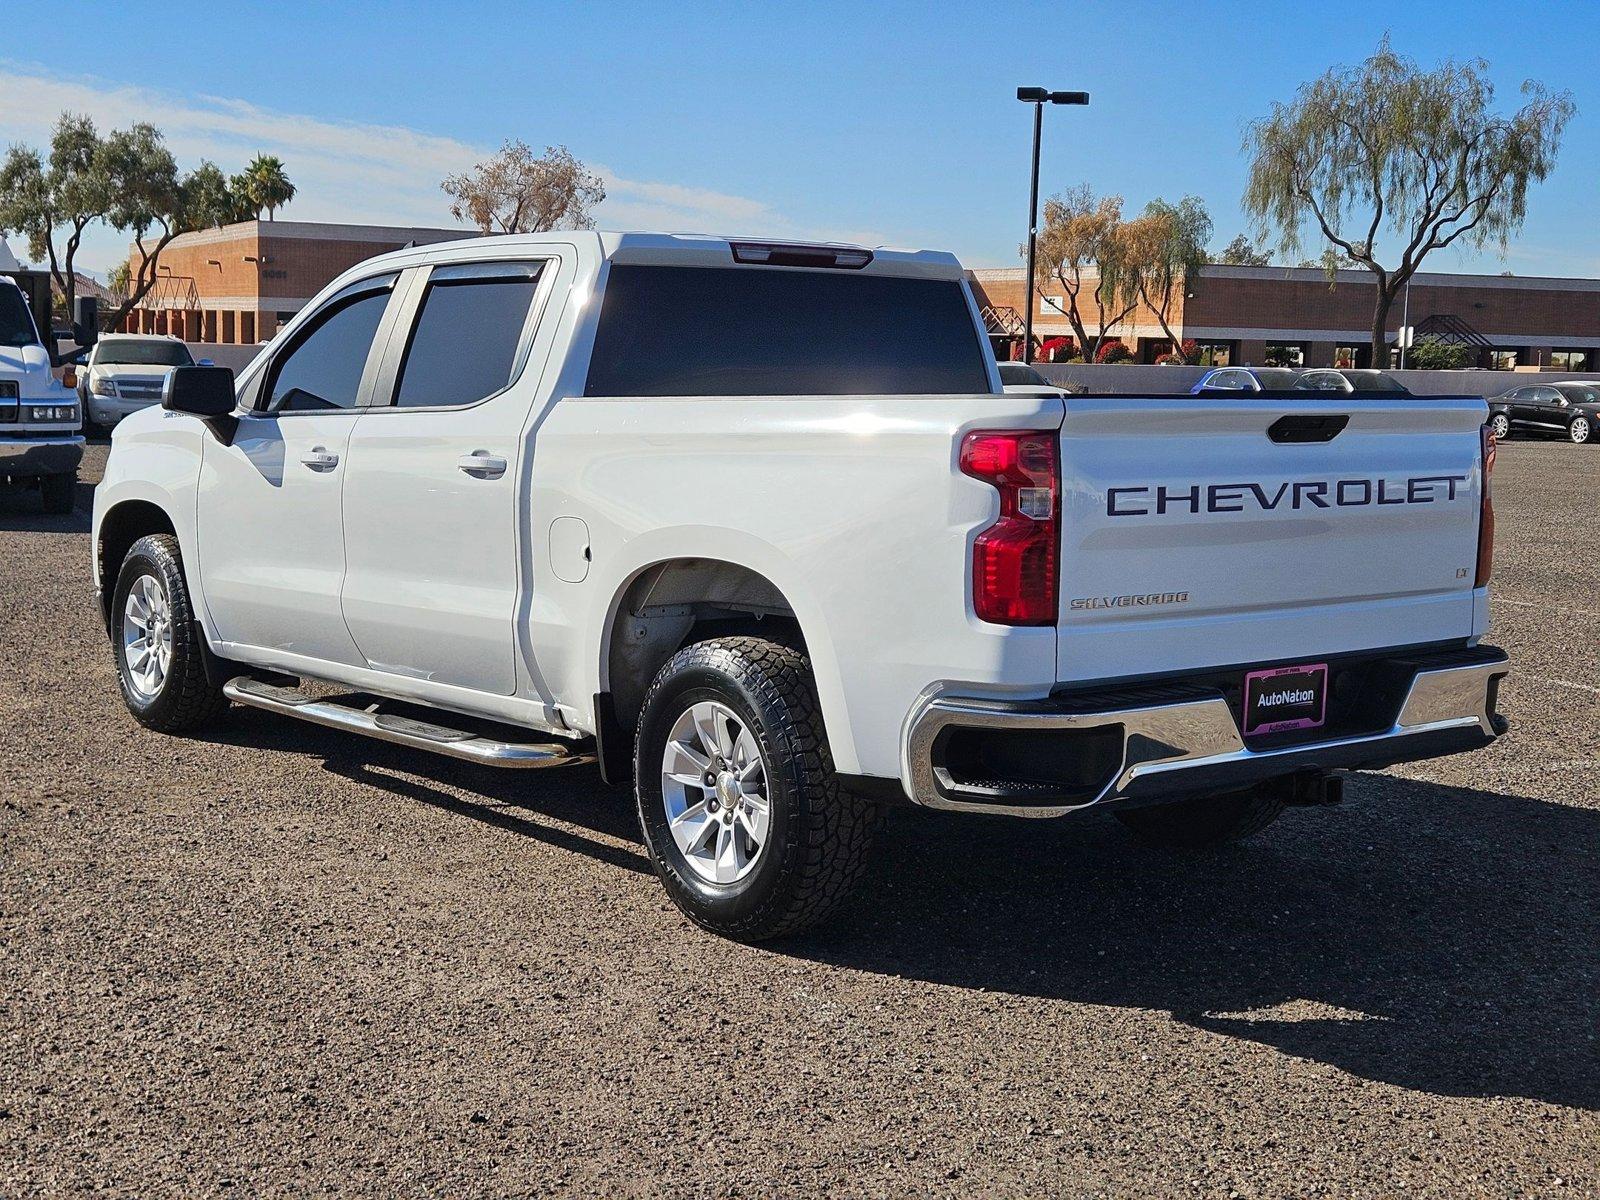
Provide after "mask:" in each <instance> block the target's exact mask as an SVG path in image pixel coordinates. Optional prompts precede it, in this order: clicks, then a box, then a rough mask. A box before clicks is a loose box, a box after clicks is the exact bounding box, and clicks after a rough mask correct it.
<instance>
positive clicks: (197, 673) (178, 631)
mask: <svg viewBox="0 0 1600 1200" xmlns="http://www.w3.org/2000/svg"><path fill="white" fill-rule="evenodd" d="M111 644H112V648H113V649H114V650H115V652H116V656H117V679H118V681H119V682H120V683H121V685H122V698H123V700H124V702H126V704H127V706H128V711H129V712H131V713H132V714H133V716H134V719H135V720H136V721H138V722H139V724H141V725H143V726H144V727H145V728H147V729H154V730H157V731H159V732H161V733H188V732H191V731H193V730H196V729H200V728H202V727H203V726H205V725H206V724H208V723H210V722H211V721H214V720H215V719H216V718H217V717H218V716H220V715H221V714H222V712H223V710H224V709H226V708H227V707H228V700H227V697H225V696H224V695H223V694H222V684H223V682H224V681H223V679H222V678H221V676H222V674H223V672H222V670H221V660H219V659H218V658H216V657H215V656H214V655H213V654H212V653H211V651H210V649H209V647H207V646H206V639H205V633H204V632H203V631H202V630H201V628H200V623H199V621H197V620H196V619H195V615H194V604H193V602H192V601H191V600H190V598H189V586H188V584H187V583H186V582H185V580H184V577H183V559H182V557H181V556H180V554H179V551H178V539H177V538H175V537H173V536H172V535H171V534H170V533H159V534H151V535H149V536H148V537H142V538H140V539H139V540H138V541H137V542H135V543H134V544H133V546H132V547H131V548H130V549H129V550H128V553H127V556H126V557H125V558H124V559H123V560H122V570H121V571H120V572H119V573H118V575H117V584H116V587H115V588H114V589H113V590H112V593H111Z"/></svg>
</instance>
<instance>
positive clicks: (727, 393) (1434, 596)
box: [93, 233, 1507, 939]
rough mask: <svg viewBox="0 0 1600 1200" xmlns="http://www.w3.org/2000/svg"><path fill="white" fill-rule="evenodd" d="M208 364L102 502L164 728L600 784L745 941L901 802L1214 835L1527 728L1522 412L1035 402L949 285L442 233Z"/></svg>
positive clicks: (674, 242)
mask: <svg viewBox="0 0 1600 1200" xmlns="http://www.w3.org/2000/svg"><path fill="white" fill-rule="evenodd" d="M168 378H169V382H168V384H167V391H166V395H165V398H164V401H163V407H162V408H159V409H157V408H152V409H147V410H145V411H143V412H137V413H134V414H133V415H131V416H129V417H127V418H126V419H125V420H124V421H123V422H122V423H121V424H120V425H118V427H117V430H116V433H115V436H114V438H113V445H112V451H111V456H110V461H109V464H108V466H107V469H106V474H105V479H104V482H103V483H102V484H101V486H100V487H99V488H98V489H97V491H96V494H95V507H94V564H93V569H94V579H95V585H96V588H97V589H98V593H99V596H100V602H101V606H102V613H103V615H104V618H105V622H106V626H107V629H108V632H109V634H110V637H111V641H112V644H113V647H114V650H115V654H116V662H117V667H118V670H119V674H120V678H121V686H122V692H123V695H124V696H125V698H126V700H127V704H128V706H129V707H130V708H131V709H132V711H133V713H134V715H135V716H136V717H137V718H138V719H139V720H140V721H141V722H142V723H143V724H145V725H146V726H149V727H150V728H152V729H156V730H161V731H167V732H179V731H189V730H195V729H199V728H200V727H202V726H204V725H205V724H206V723H207V722H208V721H211V720H212V719H214V718H216V717H217V716H218V715H219V714H220V713H221V711H222V710H223V708H224V707H225V706H226V705H227V704H228V703H229V702H230V701H231V702H235V703H241V704H247V705H253V706H256V707H258V708H263V709H267V710H270V711H272V712H275V713H281V714H283V715H285V716H290V717H298V718H301V719H304V720H310V721H314V722H318V723H321V724H323V725H329V726H334V727H337V728H341V729H347V730H351V731H354V732H358V733H362V734H366V735H369V736H373V737H378V738H382V739H386V740H388V741H391V742H398V743H402V744H404V745H407V746H413V747H419V748H422V749H427V750H432V751H436V752H439V753H442V754H446V755H452V756H455V757H457V758H462V759H467V760H470V761H474V762H480V763H491V764H499V765H501V766H506V767H547V766H556V765H573V764H579V763H590V762H598V763H599V765H600V769H601V770H602V771H603V773H604V774H605V776H606V778H607V779H608V780H611V781H614V782H621V781H625V780H628V779H630V778H631V779H632V781H633V786H634V789H635V793H636V799H637V804H638V814H639V821H640V825H641V828H642V830H643V834H644V838H645V842H646V846H647V848H648V852H649V854H650V856H651V858H652V860H653V861H654V864H655V867H656V869H657V871H658V873H659V875H660V877H661V879H662V881H663V883H664V884H665V886H666V888H667V890H668V891H669V892H670V894H671V896H672V898H673V899H674V900H675V901H676V902H677V903H678V904H679V906H680V907H681V908H682V909H683V910H684V911H685V912H686V913H687V914H688V915H689V916H690V917H691V918H693V919H694V920H695V921H697V922H699V923H700V924H701V925H703V926H705V927H707V928H709V929H712V930H715V931H717V932H720V933H723V934H726V935H729V936H733V937H738V938H744V939H755V938H762V937H770V936H773V935H777V934H782V933H786V932H791V931H794V930H797V929H800V928H802V927H804V926H806V925H808V924H811V923H813V922H814V921H816V920H818V919H820V918H821V917H822V916H824V915H825V914H827V913H828V912H829V911H830V910H831V909H833V907H834V906H835V905H836V904H837V903H838V901H839V900H840V899H841V898H842V897H843V896H844V895H845V893H846V892H847V890H848V888H849V886H850V885H851V883H852V882H853V881H854V880H855V879H856V878H857V877H858V876H859V874H860V873H861V871H862V869H863V865H864V862H865V856H866V853H867V849H868V844H869V842H870V840H871V837H872V834H873V831H874V829H875V828H876V826H877V823H878V819H879V814H880V809H881V806H882V805H884V804H886V803H890V802H894V801H910V802H912V803H915V804H917V805H924V806H928V807H933V808H943V809H959V810H963V811H967V812H972V813H1005V814H1012V815H1023V816H1033V817H1054V816H1060V815H1062V814H1066V813H1070V812H1077V811H1080V810H1086V809H1091V808H1104V809H1108V810H1110V811H1114V812H1115V813H1116V814H1117V815H1118V816H1119V817H1120V818H1122V819H1123V820H1124V821H1125V822H1126V823H1127V824H1128V825H1129V826H1131V827H1132V828H1133V829H1134V830H1135V831H1137V832H1138V833H1140V834H1141V835H1143V836H1145V837H1148V838H1151V839H1154V840H1157V841H1160V842H1165V843H1168V844H1184V845H1197V844H1205V843H1208V842H1213V841H1218V840H1224V839H1228V838H1235V837H1239V836H1242V835H1244V834H1247V833H1250V832H1252V831H1253V830H1256V829H1259V828H1260V827H1261V826H1263V825H1265V824H1266V823H1267V822H1268V821H1269V820H1271V819H1272V818H1273V817H1275V816H1276V815H1277V814H1278V813H1279V811H1280V810H1281V809H1282V808H1283V807H1284V806H1285V805H1290V804H1297V803H1299V804H1304V803H1318V802H1325V801H1328V800H1330V799H1332V798H1335V797H1336V795H1337V790H1338V780H1339V778H1340V776H1339V775H1338V774H1336V772H1338V771H1340V770H1341V769H1348V768H1361V767H1381V766H1384V765H1388V764H1392V763H1397V762H1403V761H1407V760H1412V759H1420V758H1427V757H1431V756H1436V755H1442V754H1450V753H1454V752H1457V751H1462V750H1470V749H1473V748H1476V747H1480V746H1483V745H1485V744H1487V743H1488V742H1490V741H1491V740H1493V739H1494V738H1495V737H1496V736H1497V735H1498V734H1500V733H1501V732H1503V730H1504V728H1505V722H1504V719H1503V718H1502V717H1500V716H1499V715H1498V714H1497V713H1496V711H1495V705H1496V692H1497V684H1498V682H1499V680H1500V678H1501V677H1502V676H1503V675H1504V674H1505V673H1506V670H1507V664H1506V657H1505V655H1504V654H1503V653H1502V652H1501V651H1499V650H1496V649H1494V648H1492V647H1489V646H1486V645H1483V644H1481V643H1480V641H1479V639H1480V638H1481V637H1482V636H1483V634H1484V633H1485V631H1486V629H1487V628H1488V622H1489V605H1488V589H1487V586H1486V585H1487V582H1488V576H1489V565H1490V556H1491V542H1492V536H1493V533H1492V531H1493V523H1492V513H1491V510H1490V507H1489V491H1488V476H1489V470H1490V467H1491V465H1492V462H1493V454H1494V449H1493V440H1492V439H1491V438H1490V437H1488V436H1487V435H1486V433H1485V431H1484V421H1485V417H1486V407H1485V404H1484V402H1483V401H1482V400H1481V399H1465V398H1463V399H1439V400H1429V401H1428V402H1427V403H1419V402H1418V401H1416V400H1414V399H1411V398H1408V397H1393V396H1382V397H1371V398H1369V397H1363V396H1352V395H1323V394H1316V393H1304V392H1300V393H1294V394H1290V395H1275V394H1271V393H1263V394H1260V395H1254V396H1250V397H1248V398H1239V399H1233V398H1227V399H1211V398H1198V397H1191V396H1180V397H1164V398H1155V397H1151V398H1130V397H1092V396H1069V397H1062V396H1060V395H1052V394H1034V395H1017V394H1012V395H1008V394H1006V393H1005V392H1004V391H1003V390H1002V386H1001V381H1000V375H999V372H998V370H997V366H996V364H995V362H994V360H993V358H992V357H991V355H990V353H989V351H988V347H987V344H986V341H985V338H984V336H983V327H982V324H981V322H980V319H979V315H978V310H977V308H976V307H975V305H974V303H973V299H972V296H971V294H970V292H969V290H968V287H967V285H966V283H965V281H964V278H963V275H962V272H961V268H960V266H959V265H958V264H957V262H956V261H955V259H953V258H951V257H950V256H948V255H945V254H935V253H926V252H919V253H910V252H902V251H892V250H866V249H861V248H856V247H847V246H835V245H789V244H776V243H763V242H740V241H737V240H734V241H730V240H724V239H717V238H706V237H676V236H665V235H650V234H595V233H560V234H544V235H529V236H514V237H500V238H486V239H481V240H471V241H463V242H460V243H452V244H447V245H430V246H426V247H420V248H415V249H407V250H402V251H399V252H396V253H394V254H389V255H385V256H382V257H380V258H375V259H372V260H370V261H368V262H366V263H363V264H362V265H360V266H359V267H356V268H354V269H352V270H350V271H349V272H347V273H346V274H344V275H343V276H341V277H340V278H339V279H337V280H336V281H335V282H334V283H333V284H331V285H330V286H329V287H328V288H327V289H326V290H325V291H324V292H323V293H322V294H321V295H319V296H318V297H317V298H316V299H315V300H314V301H313V302H312V303H310V304H308V305H307V306H306V308H305V309H304V311H303V312H301V313H300V314H299V315H298V316H297V317H296V318H295V319H294V321H293V322H291V323H290V324H289V325H288V326H287V327H286V328H285V329H284V330H283V331H282V333H281V334H280V336H279V337H278V338H277V340H276V341H275V342H274V343H273V345H271V346H270V347H268V348H266V349H265V350H264V351H263V352H262V354H261V355H260V356H259V357H258V358H257V359H256V360H255V361H254V362H253V363H252V364H251V365H250V366H249V367H247V368H246V369H245V370H244V371H243V372H242V373H241V375H240V376H239V378H238V380H237V382H235V380H234V378H233V376H232V374H231V373H230V372H228V371H227V370H225V369H223V368H218V367H178V368H177V369H175V370H174V371H172V373H171V374H170V376H169V377H168Z"/></svg>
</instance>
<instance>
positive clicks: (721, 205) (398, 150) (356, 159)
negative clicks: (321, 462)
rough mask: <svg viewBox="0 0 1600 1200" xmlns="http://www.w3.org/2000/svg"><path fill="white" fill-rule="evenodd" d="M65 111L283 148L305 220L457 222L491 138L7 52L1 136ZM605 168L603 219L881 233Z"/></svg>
mask: <svg viewBox="0 0 1600 1200" xmlns="http://www.w3.org/2000/svg"><path fill="white" fill-rule="evenodd" d="M64 111H70V112H76V113H86V114H88V115H89V116H91V117H93V118H94V119H95V121H96V123H97V124H99V125H100V126H101V127H102V129H103V130H104V129H110V128H113V127H117V126H124V125H128V124H130V123H132V122H135V121H148V122H150V123H151V124H153V125H155V126H156V127H157V128H158V129H160V130H161V131H162V133H163V134H164V135H165V136H166V139H167V144H168V146H169V147H170V148H171V149H172V152H173V154H174V155H176V156H177V159H178V162H179V163H180V165H183V166H185V167H190V166H193V165H195V164H196V163H198V162H199V161H200V160H201V159H202V158H209V159H211V160H212V161H214V162H216V163H217V164H218V165H219V166H221V167H222V168H223V170H225V171H229V172H232V171H237V170H239V169H240V168H241V167H242V166H243V165H244V163H245V162H246V161H248V159H250V158H251V157H253V156H254V155H255V154H258V153H266V154H275V155H277V156H278V157H280V158H282V159H283V160H284V162H285V164H286V165H287V167H288V169H289V174H290V177H291V178H292V179H293V180H294V181H295V185H296V187H297V188H298V194H297V195H296V197H295V200H294V203H293V206H292V207H291V208H290V209H289V210H287V212H286V213H285V216H286V217H288V218H290V219H293V220H301V221H348V222H358V223H370V224H383V225H418V226H449V225H451V224H453V222H452V221H451V218H450V211H449V207H448V206H447V204H446V202H445V197H444V195H443V193H442V192H440V190H439V181H440V180H441V179H443V178H444V177H445V176H446V175H449V174H451V173H453V172H456V171H462V170H466V169H468V168H470V167H471V166H472V164H473V163H475V162H478V161H479V160H481V159H482V158H484V157H485V156H486V155H487V154H488V153H490V152H492V151H493V149H494V147H492V146H481V145H473V144H470V143H468V142H465V141H462V140H460V139H458V138H452V137H445V136H441V135H438V134H430V133H424V132H421V131H419V130H415V129H408V128H406V127H404V126H399V125H377V124H364V123H358V122H350V121H331V120H327V119H324V118H321V117H314V116H310V115H307V114H303V113H288V112H278V111H275V110H271V109H266V108H262V107H260V106H259V105H255V104H251V103H249V102H247V101H244V100H239V99H232V98H229V97H222V96H183V95H179V94H176V93H172V92H166V91H161V90H157V89H154V88H147V87H139V86H135V85H130V84H123V83H116V82H113V81H109V80H103V79H96V78H93V77H88V76H82V77H64V76H61V75H58V74H54V73H51V72H49V71H47V70H45V69H43V68H41V67H36V66H30V65H23V64H17V63H8V62H3V61H0V143H4V144H11V143H16V142H25V143H28V144H31V145H35V146H39V147H40V148H41V149H42V148H43V147H44V144H45V143H46V142H47V141H48V139H49V134H50V129H51V127H52V126H53V125H54V124H55V121H56V118H57V117H58V116H59V115H60V114H61V113H62V112H64ZM528 140H529V141H531V142H539V141H540V140H541V137H540V135H539V134H538V133H537V132H534V131H531V132H530V135H529V137H528ZM550 140H552V141H559V140H561V139H560V138H559V137H552V138H551V139H550ZM596 170H598V171H599V173H600V174H601V176H602V177H603V178H604V180H605V183H606V193H607V197H606V200H605V202H604V203H603V204H602V205H601V206H600V207H599V209H598V210H597V211H596V217H597V219H598V221H599V223H600V224H601V225H602V226H603V227H606V228H649V229H659V230H664V231H671V232H691V231H692V232H719V233H743V234H752V233H756V234H765V235H768V236H781V237H807V238H831V239H834V240H841V241H862V240H866V241H868V243H869V244H877V243H879V242H881V241H882V240H883V239H882V238H878V237H873V236H872V235H870V234H868V235H866V236H865V237H852V236H850V235H849V233H848V232H841V231H828V230H818V229H814V228H807V227H805V226H803V225H801V224H800V223H798V222H796V221H794V220H792V219H791V218H788V217H786V216H784V215H783V214H782V213H780V212H778V211H777V210H776V209H774V208H773V207H772V206H771V205H769V204H767V203H765V202H763V201H761V200H756V199H751V198H750V197H747V196H737V195H730V194H728V193H725V192H718V191H715V190H712V189H709V188H702V187H693V186H688V185H685V184H680V183H672V182H660V181H651V180H635V179H629V178H627V177H626V176H624V175H621V174H619V173H617V172H616V171H614V170H611V169H609V168H604V167H597V168H596ZM19 249H20V247H19ZM125 254H126V239H125V238H123V237H122V236H121V235H120V234H117V233H115V232H113V231H111V230H105V229H97V230H95V231H94V232H93V233H92V235H91V236H90V237H89V238H87V239H86V240H85V245H84V249H83V252H82V254H81V259H80V261H81V262H82V263H83V265H84V266H86V267H89V268H90V269H99V270H103V269H104V268H106V267H108V266H109V265H111V263H113V262H115V261H117V260H119V259H120V258H122V257H123V256H124V255H125Z"/></svg>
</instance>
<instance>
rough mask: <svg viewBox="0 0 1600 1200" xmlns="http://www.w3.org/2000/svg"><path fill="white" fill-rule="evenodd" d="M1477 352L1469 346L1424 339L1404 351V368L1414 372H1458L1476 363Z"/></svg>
mask: <svg viewBox="0 0 1600 1200" xmlns="http://www.w3.org/2000/svg"><path fill="white" fill-rule="evenodd" d="M1477 359H1478V352H1477V351H1476V350H1474V349H1473V348H1472V347H1471V346H1456V345H1452V344H1451V343H1449V342H1440V341H1435V340H1434V339H1432V338H1424V339H1423V340H1422V341H1420V342H1418V343H1417V344H1416V345H1414V346H1412V347H1411V348H1410V349H1409V350H1407V351H1406V366H1407V367H1409V368H1411V369H1412V370H1416V371H1459V370H1461V369H1462V368H1463V367H1470V366H1472V365H1474V364H1475V363H1476V362H1477Z"/></svg>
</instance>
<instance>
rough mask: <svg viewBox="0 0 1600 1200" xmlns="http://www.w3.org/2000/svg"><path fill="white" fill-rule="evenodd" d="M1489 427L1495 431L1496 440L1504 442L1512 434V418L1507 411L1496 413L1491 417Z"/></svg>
mask: <svg viewBox="0 0 1600 1200" xmlns="http://www.w3.org/2000/svg"><path fill="white" fill-rule="evenodd" d="M1489 428H1490V429H1492V430H1493V431H1494V440H1495V441H1497V442H1503V441H1505V440H1506V439H1507V438H1509V437H1510V436H1511V418H1510V417H1508V416H1506V415H1505V413H1495V414H1494V416H1492V417H1490V418H1489Z"/></svg>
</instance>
